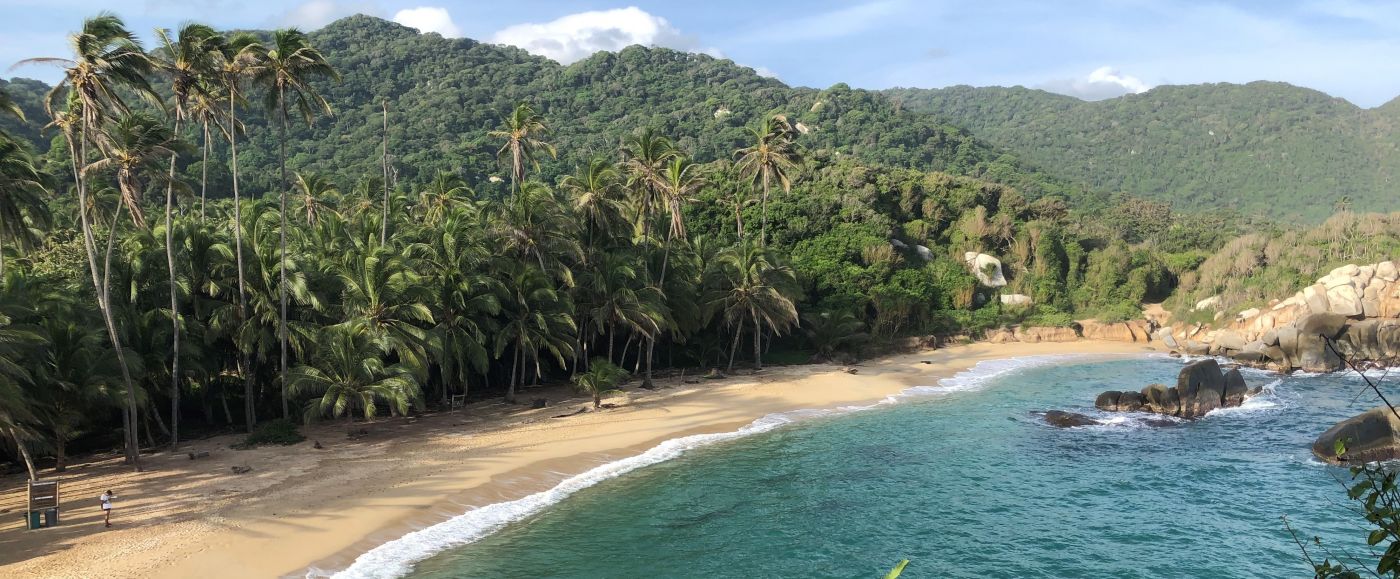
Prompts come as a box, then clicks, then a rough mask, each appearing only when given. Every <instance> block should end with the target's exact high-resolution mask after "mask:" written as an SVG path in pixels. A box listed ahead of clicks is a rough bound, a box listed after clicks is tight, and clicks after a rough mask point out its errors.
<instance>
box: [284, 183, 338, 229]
mask: <svg viewBox="0 0 1400 579" xmlns="http://www.w3.org/2000/svg"><path fill="white" fill-rule="evenodd" d="M293 175H296V187H297V190H298V191H299V192H300V193H301V199H302V207H303V209H304V210H305V212H306V224H307V225H316V218H317V216H318V215H320V214H321V213H322V212H324V211H328V210H329V211H334V209H329V208H330V207H334V205H335V204H334V203H332V202H331V201H332V200H333V199H335V198H336V197H337V196H339V195H340V190H338V189H336V186H335V183H334V182H333V181H331V180H330V179H327V178H326V177H325V176H323V175H318V174H315V173H312V174H309V175H305V174H302V173H301V172H300V171H297V172H295V173H293Z"/></svg>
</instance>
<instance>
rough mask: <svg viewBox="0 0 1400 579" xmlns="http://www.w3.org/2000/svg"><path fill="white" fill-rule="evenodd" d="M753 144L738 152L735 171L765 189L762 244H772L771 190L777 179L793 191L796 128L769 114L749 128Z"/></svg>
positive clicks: (784, 120)
mask: <svg viewBox="0 0 1400 579" xmlns="http://www.w3.org/2000/svg"><path fill="white" fill-rule="evenodd" d="M747 131H748V133H749V142H751V143H752V144H751V145H749V146H747V147H744V148H742V149H739V150H737V151H735V152H734V156H736V157H738V158H739V159H738V162H737V163H736V164H735V169H737V170H738V171H739V175H740V176H741V177H742V178H744V179H746V180H748V181H749V182H750V183H752V184H753V185H754V186H755V187H757V186H759V185H762V187H763V197H762V203H763V225H762V228H761V230H760V233H759V245H760V246H767V244H768V190H769V187H770V186H771V182H772V181H774V180H777V182H778V184H780V185H782V187H783V192H784V193H789V192H791V191H792V179H791V175H790V174H791V173H792V172H793V171H795V170H796V169H797V162H798V160H799V159H800V157H799V155H798V152H797V146H796V143H794V142H793V141H794V137H793V135H795V134H796V132H795V131H793V129H792V125H790V124H788V120H787V117H785V116H783V115H768V116H766V117H764V118H763V120H761V121H759V122H758V123H757V124H755V125H753V126H750V127H747Z"/></svg>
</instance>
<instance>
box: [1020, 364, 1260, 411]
mask: <svg viewBox="0 0 1400 579" xmlns="http://www.w3.org/2000/svg"><path fill="white" fill-rule="evenodd" d="M1258 393H1259V389H1258V388H1255V389H1253V390H1251V389H1250V388H1249V385H1248V384H1246V383H1245V381H1244V376H1242V375H1241V374H1240V371H1239V369H1238V368H1231V369H1229V370H1222V369H1221V368H1220V364H1219V363H1218V362H1216V361H1215V360H1214V359H1207V360H1199V361H1196V362H1192V363H1190V364H1187V365H1186V366H1185V367H1183V368H1182V369H1181V372H1180V373H1179V374H1177V378H1176V386H1171V387H1168V386H1166V385H1165V384H1152V385H1149V386H1147V387H1146V388H1143V389H1142V390H1141V391H1137V392H1134V391H1127V392H1120V391H1117V390H1110V391H1108V392H1104V393H1103V394H1099V396H1098V398H1096V399H1095V400H1094V407H1095V408H1098V409H1099V410H1103V411H1106V412H1148V413H1152V414H1160V415H1162V416H1171V417H1175V418H1184V419H1187V420H1193V419H1196V418H1200V417H1202V416H1205V415H1206V414H1208V413H1210V412H1211V411H1212V410H1217V409H1220V408H1233V407H1235V406H1239V405H1241V404H1244V402H1245V400H1248V399H1249V398H1250V397H1252V396H1255V395H1257V394H1258ZM1045 421H1046V422H1048V423H1050V424H1051V425H1052V426H1083V425H1085V424H1089V423H1096V422H1097V421H1094V420H1093V419H1092V418H1090V417H1088V416H1084V415H1082V414H1075V413H1071V412H1062V411H1058V410H1052V411H1050V412H1046V413H1045ZM1085 421H1088V422H1085ZM1149 424H1155V425H1164V424H1171V423H1154V422H1149Z"/></svg>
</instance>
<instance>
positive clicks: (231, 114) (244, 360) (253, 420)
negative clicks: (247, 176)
mask: <svg viewBox="0 0 1400 579" xmlns="http://www.w3.org/2000/svg"><path fill="white" fill-rule="evenodd" d="M235 88H236V87H235V86H233V85H232V84H230V85H229V99H228V146H229V153H230V157H231V159H230V161H231V163H230V166H231V168H232V173H233V246H234V251H235V253H236V256H235V257H236V259H237V262H238V321H239V323H243V322H244V321H246V320H247V319H248V303H247V297H246V296H247V290H246V289H245V288H246V285H245V283H244V281H243V279H244V278H243V200H242V198H240V197H239V196H238V117H237V114H238V112H237V109H235V104H236V103H237V102H238V99H235V98H234V89H235ZM238 373H239V375H241V376H243V420H244V422H243V423H244V425H245V427H246V428H247V430H248V432H252V431H253V426H255V425H256V424H257V423H258V414H257V407H256V406H255V405H254V404H253V375H252V364H251V362H250V361H249V360H248V353H247V352H244V351H242V350H241V349H240V350H239V352H238ZM224 412H225V414H227V413H228V401H227V400H225V401H224ZM229 422H230V423H232V422H233V419H232V418H229Z"/></svg>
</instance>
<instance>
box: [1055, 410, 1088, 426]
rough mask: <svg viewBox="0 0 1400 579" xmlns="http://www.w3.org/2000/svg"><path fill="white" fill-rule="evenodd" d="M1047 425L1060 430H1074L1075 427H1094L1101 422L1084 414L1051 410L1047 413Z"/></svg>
mask: <svg viewBox="0 0 1400 579" xmlns="http://www.w3.org/2000/svg"><path fill="white" fill-rule="evenodd" d="M1045 423H1046V424H1049V425H1050V426H1058V427H1060V428H1072V427H1075V426H1093V425H1095V424H1098V423H1099V422H1098V421H1097V420H1094V419H1093V418H1089V417H1088V416H1085V415H1083V414H1077V413H1074V412H1065V411H1063V410H1049V411H1046V413H1045Z"/></svg>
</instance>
